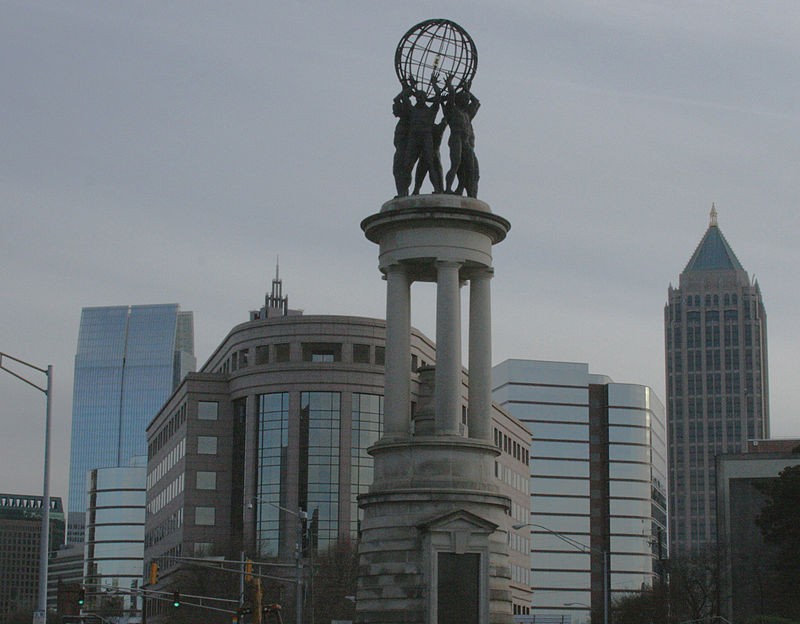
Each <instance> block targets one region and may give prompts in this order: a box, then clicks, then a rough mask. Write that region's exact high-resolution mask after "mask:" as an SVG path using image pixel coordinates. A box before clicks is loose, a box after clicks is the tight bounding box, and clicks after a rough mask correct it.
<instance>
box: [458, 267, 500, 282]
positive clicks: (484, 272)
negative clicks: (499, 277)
mask: <svg viewBox="0 0 800 624" xmlns="http://www.w3.org/2000/svg"><path fill="white" fill-rule="evenodd" d="M464 274H465V275H464V277H465V278H466V279H468V280H471V279H492V278H493V277H494V267H490V266H475V267H469V268H467V269H465V270H464Z"/></svg>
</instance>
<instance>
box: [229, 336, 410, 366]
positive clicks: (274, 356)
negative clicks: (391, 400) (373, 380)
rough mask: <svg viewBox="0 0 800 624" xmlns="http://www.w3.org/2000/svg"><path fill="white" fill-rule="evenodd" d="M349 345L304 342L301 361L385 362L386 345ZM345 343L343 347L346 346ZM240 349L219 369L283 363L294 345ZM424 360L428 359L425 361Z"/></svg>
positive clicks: (380, 363) (289, 355) (270, 345)
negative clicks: (252, 363) (348, 348)
mask: <svg viewBox="0 0 800 624" xmlns="http://www.w3.org/2000/svg"><path fill="white" fill-rule="evenodd" d="M347 346H348V345H343V344H342V343H340V342H304V343H301V345H300V361H302V362H343V361H344V362H348V361H349V362H351V363H353V364H375V365H377V366H383V365H384V363H385V360H386V350H385V348H384V347H383V346H379V345H374V346H373V345H370V344H363V343H356V344H353V345H349V346H351V347H352V348H351V349H350V352H349V353H348V350H347V348H346V347H347ZM343 347H344V348H343ZM250 353H251V350H250V349H240V350H238V351H235V352H234V353H232V354H231V355H230V356H229V357H228V358H227V359H226V360H225V361H224V362H223V363H222V365H221V366H220V367H219V369H218V372H221V373H231V372H234V371H237V370H241V369H243V368H247V367H248V366H250V362H251V361H252V362H254V364H255V365H256V366H262V365H264V364H269V363H271V362H275V363H282V362H289V361H291V356H292V354H291V345H290V343H288V342H282V343H275V344H268V345H257V346H256V347H254V348H253V349H252V354H253V358H251V357H250ZM412 359H413V360H414V361H413V362H412V368H413V370H416V367H417V362H416V356H413V357H412ZM423 364H425V362H423Z"/></svg>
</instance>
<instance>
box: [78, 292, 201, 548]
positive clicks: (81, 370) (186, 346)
mask: <svg viewBox="0 0 800 624" xmlns="http://www.w3.org/2000/svg"><path fill="white" fill-rule="evenodd" d="M191 323H192V321H191V312H180V311H179V306H178V305H177V304H163V305H141V306H116V307H102V308H84V309H83V311H82V314H81V325H80V332H79V334H78V350H77V354H76V356H75V379H74V387H73V399H72V402H73V403H72V440H71V458H70V475H69V503H68V504H69V507H68V511H69V531H68V540H69V541H70V542H80V541H83V529H82V526H83V520H84V518H83V516H84V513H85V511H86V478H87V473H88V472H89V471H90V470H93V469H96V468H109V467H118V466H127V465H129V463H130V461H131V459H132V458H133V457H135V456H137V455H146V454H147V444H146V438H145V427H146V426H147V424H148V423H149V422H150V420H151V419H152V418H153V417H154V416H155V415H156V413H157V412H158V410H159V409H160V408H161V406H162V404H163V403H164V401H165V400H166V399H167V397H169V395H170V393H171V392H172V390H173V387H174V384H175V381H176V379H180V378H181V377H182V375H183V374H184V373H186V372H188V370H191V369H193V368H194V354H193V351H194V346H193V342H194V341H193V336H192V330H191Z"/></svg>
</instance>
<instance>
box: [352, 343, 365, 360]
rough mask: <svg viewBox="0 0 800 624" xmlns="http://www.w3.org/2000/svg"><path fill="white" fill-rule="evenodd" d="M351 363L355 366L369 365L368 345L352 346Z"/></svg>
mask: <svg viewBox="0 0 800 624" xmlns="http://www.w3.org/2000/svg"><path fill="white" fill-rule="evenodd" d="M353 362H354V363H355V364H369V345H368V344H354V345H353Z"/></svg>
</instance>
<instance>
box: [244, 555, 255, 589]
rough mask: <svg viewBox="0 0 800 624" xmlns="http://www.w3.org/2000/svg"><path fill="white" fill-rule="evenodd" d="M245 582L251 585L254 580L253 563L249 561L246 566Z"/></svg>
mask: <svg viewBox="0 0 800 624" xmlns="http://www.w3.org/2000/svg"><path fill="white" fill-rule="evenodd" d="M244 580H245V582H247V583H250V582H251V581H252V580H253V561H252V560H251V559H248V560H247V561H246V562H245V564H244Z"/></svg>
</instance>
